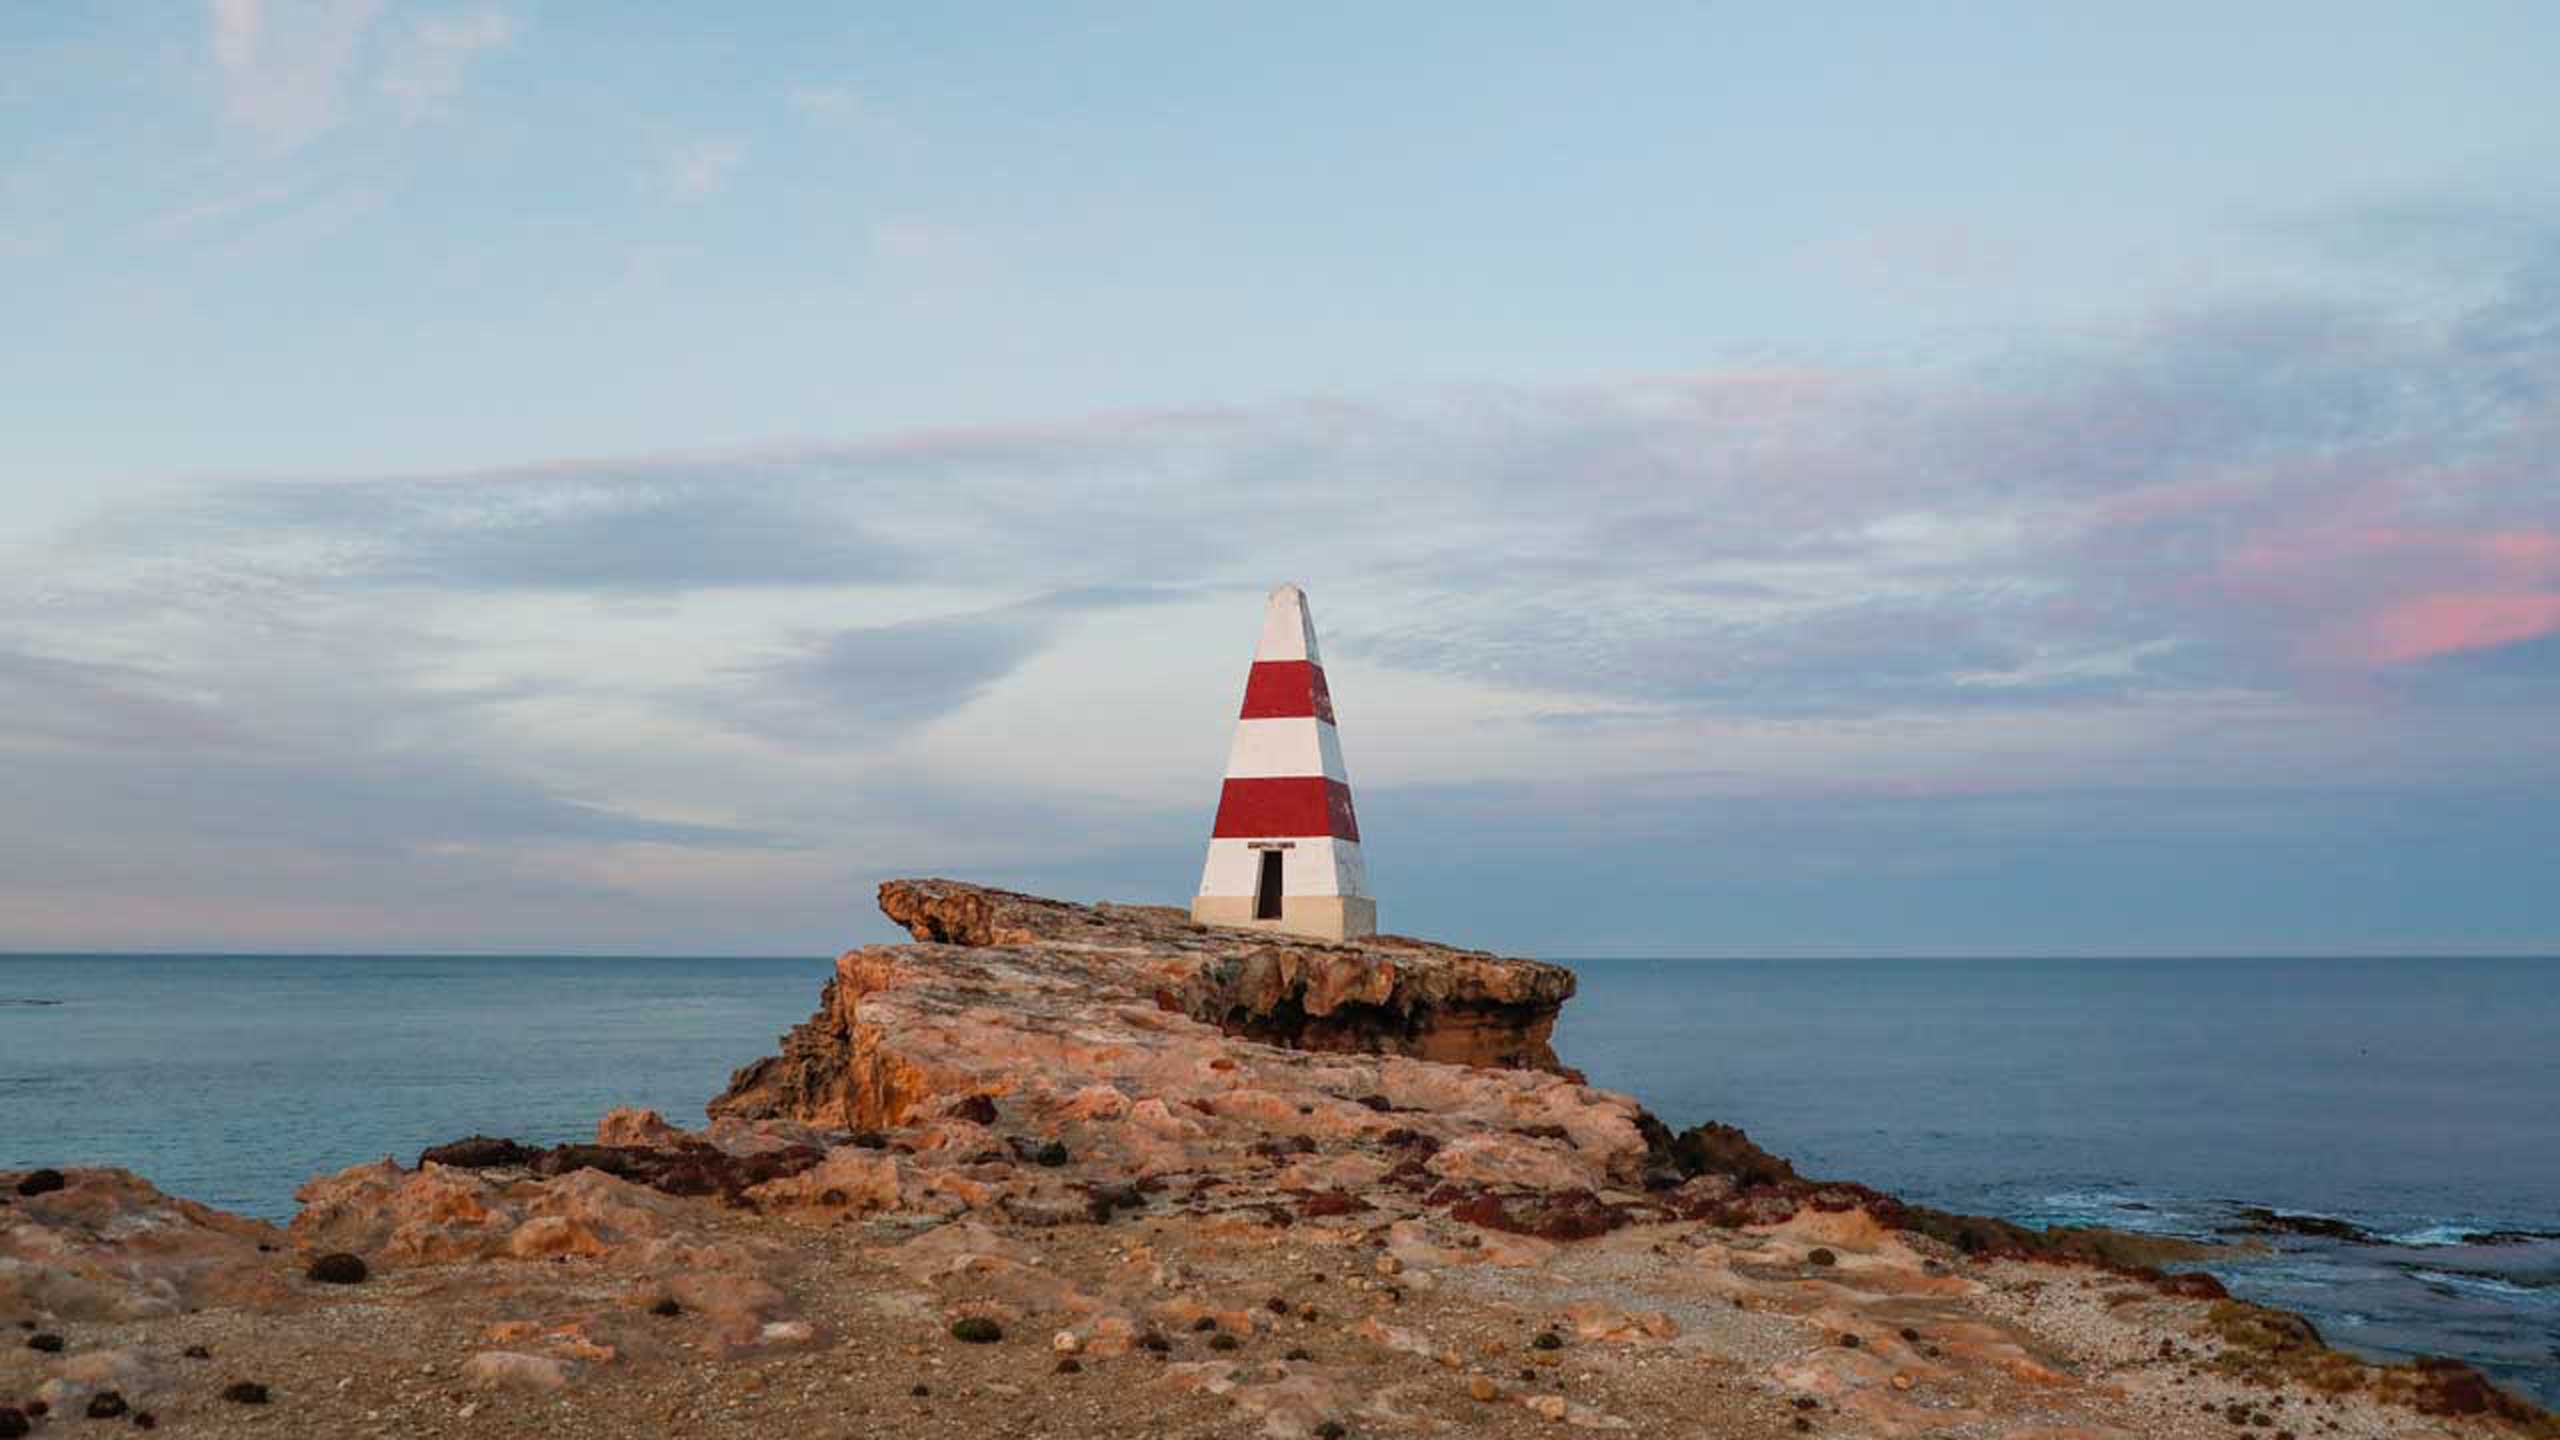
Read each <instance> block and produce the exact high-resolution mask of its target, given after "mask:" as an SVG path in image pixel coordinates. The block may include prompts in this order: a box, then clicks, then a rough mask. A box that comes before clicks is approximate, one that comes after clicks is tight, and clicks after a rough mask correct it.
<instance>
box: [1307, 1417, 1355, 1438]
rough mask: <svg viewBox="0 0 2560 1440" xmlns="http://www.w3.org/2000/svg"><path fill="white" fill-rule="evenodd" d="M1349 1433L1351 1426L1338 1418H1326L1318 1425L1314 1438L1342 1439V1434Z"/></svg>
mask: <svg viewBox="0 0 2560 1440" xmlns="http://www.w3.org/2000/svg"><path fill="white" fill-rule="evenodd" d="M1350 1433H1351V1427H1350V1426H1348V1425H1345V1424H1343V1423H1342V1422H1341V1421H1339V1420H1327V1421H1325V1422H1324V1423H1323V1424H1321V1425H1318V1426H1317V1427H1316V1431H1315V1434H1316V1440H1342V1437H1343V1436H1345V1435H1348V1434H1350Z"/></svg>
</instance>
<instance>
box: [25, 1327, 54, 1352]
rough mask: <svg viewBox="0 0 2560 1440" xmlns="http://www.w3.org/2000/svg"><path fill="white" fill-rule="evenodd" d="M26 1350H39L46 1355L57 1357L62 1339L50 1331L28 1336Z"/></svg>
mask: <svg viewBox="0 0 2560 1440" xmlns="http://www.w3.org/2000/svg"><path fill="white" fill-rule="evenodd" d="M27 1348H28V1349H30V1350H41V1351H43V1352H44V1353H46V1354H47V1355H59V1354H61V1353H62V1337H61V1336H59V1335H56V1334H54V1333H53V1332H52V1331H50V1330H46V1331H43V1332H41V1333H38V1334H34V1335H30V1336H28V1337H27Z"/></svg>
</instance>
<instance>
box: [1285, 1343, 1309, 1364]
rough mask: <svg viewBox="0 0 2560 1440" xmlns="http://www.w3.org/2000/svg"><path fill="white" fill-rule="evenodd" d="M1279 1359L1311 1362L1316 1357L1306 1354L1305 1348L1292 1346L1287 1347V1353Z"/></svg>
mask: <svg viewBox="0 0 2560 1440" xmlns="http://www.w3.org/2000/svg"><path fill="white" fill-rule="evenodd" d="M1280 1358H1281V1359H1283V1360H1313V1359H1314V1358H1316V1357H1315V1356H1314V1355H1312V1354H1310V1353H1308V1351H1307V1347H1306V1346H1304V1345H1292V1346H1290V1347H1289V1353H1288V1354H1286V1355H1283V1356H1281V1357H1280Z"/></svg>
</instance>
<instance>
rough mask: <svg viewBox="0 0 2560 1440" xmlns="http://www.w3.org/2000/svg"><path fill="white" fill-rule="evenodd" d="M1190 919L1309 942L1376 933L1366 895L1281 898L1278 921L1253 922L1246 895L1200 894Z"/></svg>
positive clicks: (1374, 911)
mask: <svg viewBox="0 0 2560 1440" xmlns="http://www.w3.org/2000/svg"><path fill="white" fill-rule="evenodd" d="M1191 918H1192V919H1194V920H1197V921H1199V922H1200V923H1201V924H1203V925H1227V926H1232V927H1234V928H1236V929H1238V930H1273V931H1277V932H1279V933H1280V934H1283V935H1304V936H1306V937H1307V938H1309V939H1311V940H1360V939H1365V938H1366V937H1368V936H1371V935H1375V934H1377V933H1378V902H1377V901H1375V900H1372V899H1370V898H1369V897H1368V896H1366V895H1283V896H1281V897H1280V918H1279V919H1277V920H1256V919H1255V918H1253V897H1252V896H1250V895H1202V896H1198V897H1196V898H1195V899H1193V900H1192V902H1191Z"/></svg>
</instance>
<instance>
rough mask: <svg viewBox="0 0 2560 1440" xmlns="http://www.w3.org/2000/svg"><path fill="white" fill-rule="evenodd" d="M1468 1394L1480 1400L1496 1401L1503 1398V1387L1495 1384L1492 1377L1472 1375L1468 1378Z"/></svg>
mask: <svg viewBox="0 0 2560 1440" xmlns="http://www.w3.org/2000/svg"><path fill="white" fill-rule="evenodd" d="M1467 1393H1468V1394H1469V1395H1472V1396H1474V1397H1475V1398H1477V1399H1478V1400H1495V1399H1499V1398H1501V1395H1502V1387H1501V1386H1499V1385H1496V1384H1494V1383H1493V1377H1492V1376H1490V1375H1470V1376H1468V1377H1467Z"/></svg>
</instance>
